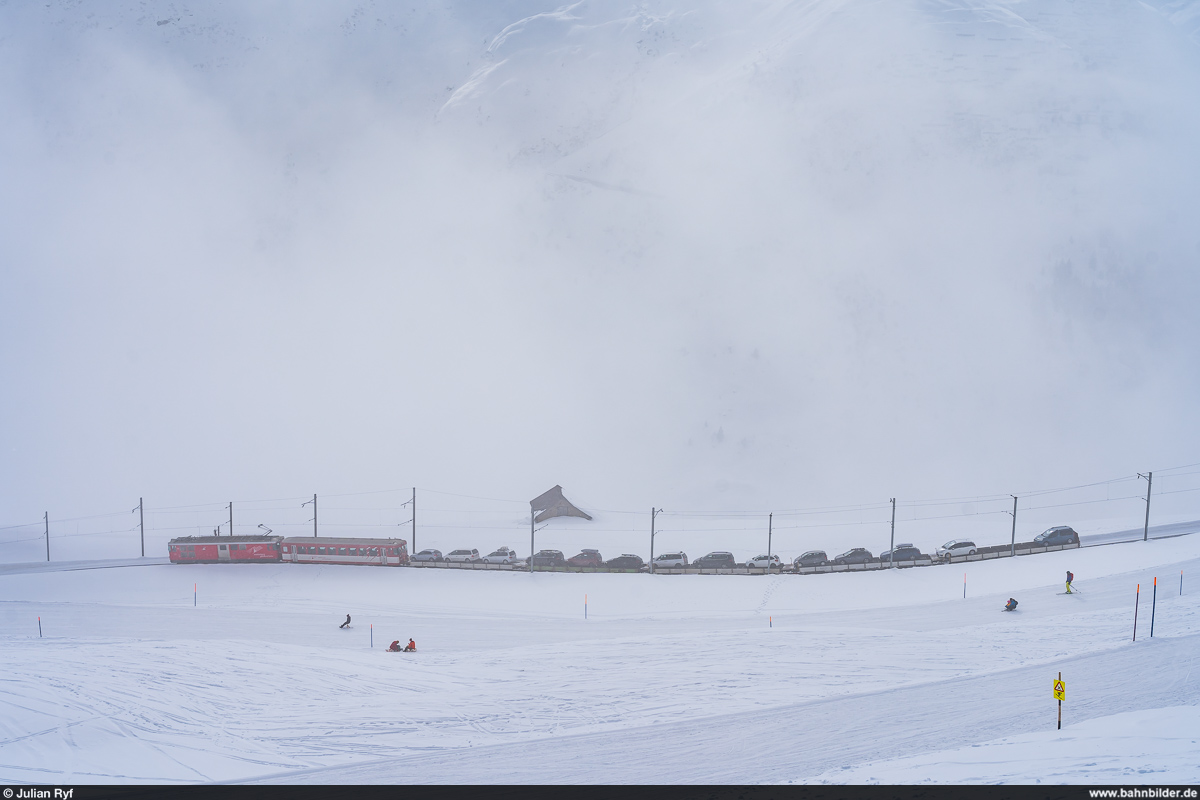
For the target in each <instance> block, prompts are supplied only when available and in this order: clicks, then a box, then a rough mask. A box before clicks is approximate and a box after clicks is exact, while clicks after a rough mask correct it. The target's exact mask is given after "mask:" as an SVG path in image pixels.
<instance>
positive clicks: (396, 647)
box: [388, 639, 400, 653]
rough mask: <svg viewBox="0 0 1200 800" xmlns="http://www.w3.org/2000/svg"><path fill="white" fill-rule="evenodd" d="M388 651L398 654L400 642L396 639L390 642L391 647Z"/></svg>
mask: <svg viewBox="0 0 1200 800" xmlns="http://www.w3.org/2000/svg"><path fill="white" fill-rule="evenodd" d="M388 650H390V651H392V652H393V653H399V652H400V640H399V639H397V640H396V641H394V642H392V643H391V645H390V646H389V647H388Z"/></svg>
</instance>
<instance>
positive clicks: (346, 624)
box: [338, 614, 350, 628]
mask: <svg viewBox="0 0 1200 800" xmlns="http://www.w3.org/2000/svg"><path fill="white" fill-rule="evenodd" d="M338 627H339V628H349V627H350V615H349V614H347V615H346V621H345V622H343V623H342V624H341V625H338Z"/></svg>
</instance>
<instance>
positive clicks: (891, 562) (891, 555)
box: [888, 497, 896, 569]
mask: <svg viewBox="0 0 1200 800" xmlns="http://www.w3.org/2000/svg"><path fill="white" fill-rule="evenodd" d="M895 566H896V498H894V497H893V498H892V549H891V550H889V551H888V569H893V568H894V567H895Z"/></svg>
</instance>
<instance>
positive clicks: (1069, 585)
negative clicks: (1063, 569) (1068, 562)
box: [1067, 570, 1075, 594]
mask: <svg viewBox="0 0 1200 800" xmlns="http://www.w3.org/2000/svg"><path fill="white" fill-rule="evenodd" d="M1073 580H1075V574H1074V573H1073V572H1071V570H1067V594H1071V581H1073Z"/></svg>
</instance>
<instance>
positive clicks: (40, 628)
mask: <svg viewBox="0 0 1200 800" xmlns="http://www.w3.org/2000/svg"><path fill="white" fill-rule="evenodd" d="M38 638H39V639H40V638H42V618H41V617H38Z"/></svg>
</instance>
